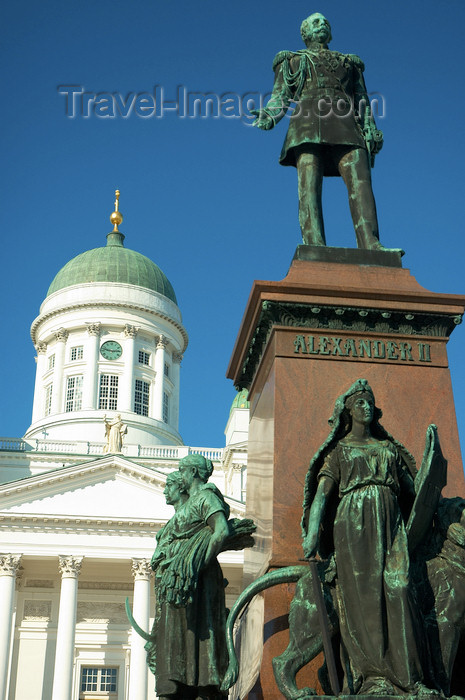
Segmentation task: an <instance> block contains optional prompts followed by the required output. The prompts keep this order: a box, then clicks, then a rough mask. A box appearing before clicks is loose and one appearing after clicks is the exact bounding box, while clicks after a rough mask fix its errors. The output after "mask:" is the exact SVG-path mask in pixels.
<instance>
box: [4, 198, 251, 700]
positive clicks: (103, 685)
mask: <svg viewBox="0 0 465 700" xmlns="http://www.w3.org/2000/svg"><path fill="white" fill-rule="evenodd" d="M118 200H119V192H117V194H116V203H115V211H114V212H113V214H112V215H111V217H110V220H111V222H112V224H113V225H114V228H113V231H112V232H111V233H109V234H108V235H107V242H106V246H103V247H100V248H94V249H93V250H88V251H86V252H84V253H81V254H80V255H78V256H77V257H75V258H73V259H72V260H70V261H69V262H68V263H67V264H66V265H65V266H64V267H63V268H62V269H61V270H60V271H59V272H58V274H57V275H56V276H55V278H54V279H53V281H52V283H51V285H50V288H49V290H48V293H47V296H46V298H45V300H44V301H43V303H42V305H41V307H40V313H39V315H38V316H37V318H36V319H35V320H34V321H33V323H32V327H31V336H32V340H33V343H34V346H35V348H36V352H37V372H36V381H35V390H34V402H33V410H32V423H31V425H30V426H29V428H28V429H27V431H26V433H25V435H24V437H23V438H0V470H1V471H0V528H1V533H2V534H1V545H0V700H91V699H92V700H95V699H97V698H99V699H100V700H102V699H103V698H111V700H155V698H156V695H155V691H154V678H153V676H152V675H151V674H150V672H149V671H148V670H147V666H146V659H145V651H144V648H143V647H144V641H143V640H142V639H141V638H140V637H139V636H138V635H137V634H136V633H135V632H133V631H132V630H131V628H130V625H129V622H128V620H127V617H126V613H125V608H124V604H125V599H126V597H128V598H129V600H130V603H131V606H132V608H133V610H134V616H135V618H136V620H137V621H138V622H139V624H140V625H141V626H142V627H145V629H147V630H148V629H150V627H151V624H152V621H153V614H154V607H155V605H154V593H153V583H152V581H151V578H152V576H151V573H152V572H151V569H150V559H151V556H152V553H153V550H154V547H155V534H156V532H157V531H158V530H159V529H160V527H162V526H163V525H164V523H166V521H167V520H168V519H169V518H170V517H171V516H172V515H173V513H174V511H173V509H172V507H171V506H167V505H166V503H165V499H164V496H163V490H164V486H165V481H166V475H167V474H168V473H169V472H170V471H172V470H173V469H175V468H176V467H177V463H178V460H179V459H180V458H182V457H184V456H185V455H187V454H189V453H192V452H195V453H201V454H203V455H204V456H206V457H208V458H210V459H211V460H212V461H213V463H214V465H215V471H214V473H213V476H212V481H213V482H214V483H215V484H216V485H217V486H218V487H219V488H220V490H221V491H222V492H223V494H224V495H225V498H226V500H227V502H228V504H229V506H230V508H231V516H232V517H239V518H240V517H243V516H244V512H245V503H244V499H245V480H246V468H247V430H248V413H249V411H248V403H247V400H246V396H244V395H243V394H238V396H237V397H236V399H235V401H234V402H233V405H232V408H231V412H230V415H229V420H228V423H227V426H226V431H225V432H226V446H225V447H223V448H210V447H188V446H186V445H184V444H183V441H182V438H181V436H180V434H179V432H178V419H179V405H180V365H181V359H182V356H183V353H184V352H185V350H186V348H187V344H188V337H187V333H186V330H185V329H184V326H183V325H182V317H181V312H180V310H179V307H178V305H177V301H176V295H175V292H174V290H173V287H172V286H171V284H170V282H169V280H168V279H167V277H166V276H165V275H164V274H163V272H162V271H161V270H160V268H159V267H158V266H157V265H155V263H153V262H152V261H151V260H149V258H147V257H145V256H144V255H141V254H140V253H137V252H135V251H133V250H130V249H128V248H126V247H125V246H124V243H123V241H124V235H123V234H122V233H121V232H120V231H119V229H118V227H119V225H120V224H121V222H122V216H121V214H120V212H119V211H118ZM219 561H220V563H221V565H222V568H223V572H224V575H225V578H226V579H228V581H229V586H228V587H227V589H226V602H227V605H231V604H232V602H233V601H234V599H235V597H236V596H237V595H238V593H239V592H240V589H241V580H242V567H243V553H242V552H225V553H223V554H221V555H220V557H219Z"/></svg>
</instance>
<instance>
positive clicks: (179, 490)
mask: <svg viewBox="0 0 465 700" xmlns="http://www.w3.org/2000/svg"><path fill="white" fill-rule="evenodd" d="M163 493H164V494H165V500H166V502H167V504H168V505H169V506H172V505H174V504H175V503H177V502H178V501H179V500H181V499H182V498H183V495H184V494H185V489H184V485H183V481H182V476H181V474H180V473H179V472H171V473H170V474H168V476H167V477H166V485H165V488H164V490H163Z"/></svg>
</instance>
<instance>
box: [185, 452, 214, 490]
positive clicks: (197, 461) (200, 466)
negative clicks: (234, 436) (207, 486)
mask: <svg viewBox="0 0 465 700" xmlns="http://www.w3.org/2000/svg"><path fill="white" fill-rule="evenodd" d="M179 472H180V474H181V476H182V481H183V485H184V487H185V488H189V486H190V485H191V484H192V481H193V480H194V479H196V478H198V479H200V480H201V481H203V482H204V483H206V482H207V481H208V479H209V478H210V477H211V475H212V474H213V464H212V461H211V460H210V459H206V458H205V457H204V456H203V455H187V457H183V458H182V459H181V460H180V462H179Z"/></svg>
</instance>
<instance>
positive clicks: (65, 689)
mask: <svg viewBox="0 0 465 700" xmlns="http://www.w3.org/2000/svg"><path fill="white" fill-rule="evenodd" d="M21 558H22V555H20V554H1V555H0V700H6V697H7V694H6V693H7V689H8V681H9V669H10V660H11V654H12V643H13V640H12V632H13V626H14V615H15V587H16V581H17V577H18V573H19V570H20V566H21ZM83 559H84V557H83V556H59V557H58V568H59V572H60V574H61V586H60V603H59V614H58V624H57V632H56V651H55V660H54V672H53V691H52V697H51V700H63V698H71V697H72V696H73V693H72V686H73V671H74V666H75V635H76V611H77V602H78V579H79V574H80V571H81V564H82V561H83ZM131 570H132V576H133V579H134V589H133V611H134V617H135V619H136V620H137V621H138V623H139V624H140V625H141V626H142V627H143V628H145V629H148V627H149V619H150V590H151V582H150V579H151V573H152V569H151V566H150V560H149V559H132V567H131ZM144 644H145V642H144V640H143V639H142V638H141V637H139V636H138V635H137V634H136V632H132V633H131V636H130V668H129V688H128V694H127V698H128V700H146V698H147V689H148V688H147V685H148V676H147V665H146V653H145V650H144Z"/></svg>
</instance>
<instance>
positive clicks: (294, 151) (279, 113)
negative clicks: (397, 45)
mask: <svg viewBox="0 0 465 700" xmlns="http://www.w3.org/2000/svg"><path fill="white" fill-rule="evenodd" d="M300 32H301V35H302V38H303V40H304V42H305V46H306V48H305V49H302V50H300V51H280V52H279V53H278V54H277V55H276V57H275V59H274V62H273V70H274V71H275V83H274V88H273V93H272V96H271V98H270V100H269V102H268V103H267V105H266V106H265V107H264V108H263V109H262V110H252V113H253V114H254V115H255V116H256V119H255V121H254V126H258V127H259V128H260V129H264V130H268V129H272V128H273V127H274V126H275V124H277V123H278V122H279V121H280V120H281V119H282V118H283V117H284V115H285V114H286V112H287V109H288V108H289V106H290V105H291V103H297V104H296V109H295V111H294V114H293V115H292V116H291V117H290V122H289V129H288V131H287V136H286V140H285V142H284V145H283V149H282V151H281V156H280V159H279V162H280V163H281V165H293V166H294V167H296V168H297V175H298V185H299V221H300V227H301V230H302V238H303V242H304V243H305V244H306V245H313V246H323V245H326V238H325V231H324V223H323V214H322V204H321V192H322V184H323V176H324V175H329V176H331V175H340V176H341V177H342V178H343V180H344V182H345V184H346V186H347V190H348V194H349V205H350V211H351V215H352V220H353V224H354V227H355V234H356V238H357V245H358V247H359V248H365V249H370V250H385V248H384V247H383V246H382V245H381V243H380V241H379V233H378V218H377V214H376V205H375V200H374V196H373V190H372V185H371V170H370V166H373V164H374V156H375V154H376V153H378V151H380V149H381V147H382V144H383V134H382V132H381V131H378V130H377V128H376V124H375V122H374V119H373V115H372V113H371V110H370V103H369V100H368V96H367V91H366V87H365V81H364V78H363V71H364V68H365V66H364V64H363V62H362V60H361V59H360V58H359V57H358V56H355V55H354V54H342V53H339V52H338V51H330V50H329V49H328V43H329V42H330V41H331V38H332V37H331V27H330V25H329V22H328V20H327V19H326V18H325V17H323V15H322V14H320V13H319V12H316V13H314V14H312V15H310V17H307V19H305V20H304V21H303V22H302V26H301V28H300Z"/></svg>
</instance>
